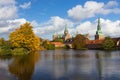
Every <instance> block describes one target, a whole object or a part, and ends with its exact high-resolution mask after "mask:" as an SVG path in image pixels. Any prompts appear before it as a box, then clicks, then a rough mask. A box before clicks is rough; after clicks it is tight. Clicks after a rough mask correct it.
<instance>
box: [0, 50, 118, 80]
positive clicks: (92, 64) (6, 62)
mask: <svg viewBox="0 0 120 80" xmlns="http://www.w3.org/2000/svg"><path fill="white" fill-rule="evenodd" d="M0 80H120V51H110V52H106V51H99V50H86V51H80V50H46V51H40V52H36V53H31V54H30V55H27V56H21V57H20V56H19V57H18V56H17V57H0Z"/></svg>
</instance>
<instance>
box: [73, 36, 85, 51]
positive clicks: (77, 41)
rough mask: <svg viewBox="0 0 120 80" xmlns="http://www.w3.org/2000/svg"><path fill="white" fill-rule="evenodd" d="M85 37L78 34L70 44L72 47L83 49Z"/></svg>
mask: <svg viewBox="0 0 120 80" xmlns="http://www.w3.org/2000/svg"><path fill="white" fill-rule="evenodd" d="M85 41H86V38H85V37H84V35H81V34H78V35H77V36H76V37H75V38H74V39H73V43H72V46H73V48H74V49H84V48H85Z"/></svg>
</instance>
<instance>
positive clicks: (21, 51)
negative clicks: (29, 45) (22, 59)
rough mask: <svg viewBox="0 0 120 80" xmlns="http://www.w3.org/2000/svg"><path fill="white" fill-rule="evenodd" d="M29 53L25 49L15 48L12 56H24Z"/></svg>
mask: <svg viewBox="0 0 120 80" xmlns="http://www.w3.org/2000/svg"><path fill="white" fill-rule="evenodd" d="M28 53H29V51H28V50H27V49H25V48H15V49H14V50H12V55H26V54H28Z"/></svg>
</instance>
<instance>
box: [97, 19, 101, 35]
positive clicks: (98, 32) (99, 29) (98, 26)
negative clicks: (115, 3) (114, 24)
mask: <svg viewBox="0 0 120 80" xmlns="http://www.w3.org/2000/svg"><path fill="white" fill-rule="evenodd" d="M96 34H98V35H99V34H102V31H101V26H100V18H98V25H97V31H96Z"/></svg>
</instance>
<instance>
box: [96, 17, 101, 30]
mask: <svg viewBox="0 0 120 80" xmlns="http://www.w3.org/2000/svg"><path fill="white" fill-rule="evenodd" d="M97 30H101V26H100V17H99V18H98V26H97Z"/></svg>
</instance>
